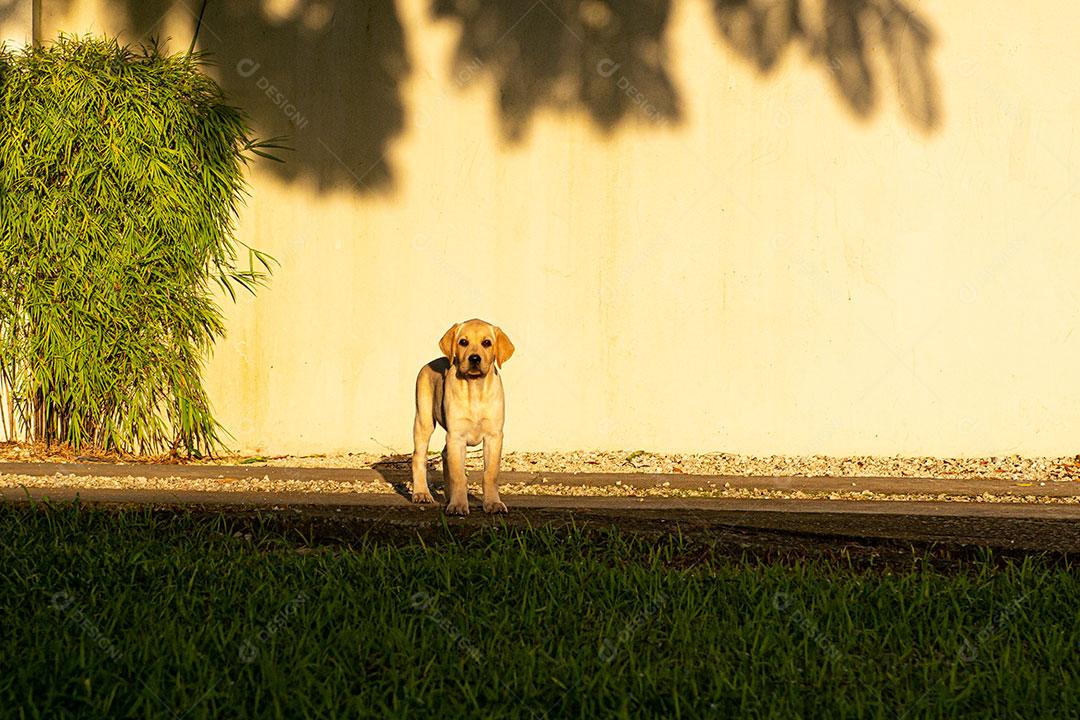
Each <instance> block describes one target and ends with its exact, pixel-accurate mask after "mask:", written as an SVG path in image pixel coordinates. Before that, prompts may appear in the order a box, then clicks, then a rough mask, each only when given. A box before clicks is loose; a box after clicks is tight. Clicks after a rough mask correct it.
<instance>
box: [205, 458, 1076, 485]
mask: <svg viewBox="0 0 1080 720" xmlns="http://www.w3.org/2000/svg"><path fill="white" fill-rule="evenodd" d="M409 462H410V460H409V456H408V455H403V454H395V455H378V454H372V453H351V454H347V455H306V456H295V455H282V456H273V457H260V456H255V457H252V456H242V455H233V456H229V457H222V458H219V459H218V460H216V461H214V464H221V465H236V464H240V463H243V464H250V465H254V466H268V467H340V468H370V467H380V466H381V467H387V466H402V467H408V465H409ZM466 464H467V466H468V468H469V469H470V470H478V469H480V468H482V467H483V458H482V455H481V452H480V451H479V450H475V451H470V452H469V456H468V459H467V463H466ZM429 467H432V468H435V469H441V467H442V461H441V459H440V458H439V456H438V455H437V454H435V455H433V456H432V457H431V458H430V460H429ZM501 468H502V469H503V470H513V471H520V472H579V473H661V474H687V475H733V476H744V477H911V478H914V477H918V478H937V479H950V478H952V479H964V480H978V479H983V478H993V479H997V480H1021V481H1026V482H1040V481H1056V480H1078V479H1080V455H1077V456H1071V457H1062V458H1025V457H1020V456H1019V455H1011V456H1009V457H983V458H932V457H877V456H870V455H860V456H852V457H826V456H823V455H810V456H802V457H796V456H785V455H769V456H765V457H755V456H749V455H733V454H730V453H700V454H666V455H665V454H660V453H651V452H644V451H640V450H635V451H624V450H620V451H613V452H600V451H580V452H542V453H541V452H511V453H507V454H506V455H504V456H503V460H502V465H501Z"/></svg>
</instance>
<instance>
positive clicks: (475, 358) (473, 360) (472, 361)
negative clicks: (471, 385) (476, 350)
mask: <svg viewBox="0 0 1080 720" xmlns="http://www.w3.org/2000/svg"><path fill="white" fill-rule="evenodd" d="M469 367H471V368H477V367H480V356H479V355H476V354H473V355H470V356H469Z"/></svg>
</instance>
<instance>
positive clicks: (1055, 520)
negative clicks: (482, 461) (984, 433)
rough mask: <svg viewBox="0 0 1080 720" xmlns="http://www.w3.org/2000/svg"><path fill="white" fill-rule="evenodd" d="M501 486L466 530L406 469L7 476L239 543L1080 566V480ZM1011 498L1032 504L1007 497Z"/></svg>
mask: <svg viewBox="0 0 1080 720" xmlns="http://www.w3.org/2000/svg"><path fill="white" fill-rule="evenodd" d="M136 473H137V475H135V474H136ZM502 481H503V486H504V487H505V488H506V489H507V492H505V493H504V499H506V500H507V503H508V505H509V506H510V508H511V512H510V514H509V515H505V516H498V517H491V516H487V515H485V514H484V513H483V512H480V508H479V498H476V497H473V498H472V503H473V513H472V514H471V515H470V516H469V517H467V518H448V517H446V516H445V515H444V514H443V512H442V509H441V507H440V506H439V505H435V506H417V505H413V504H412V503H410V502H409V501H408V496H409V493H408V482H409V478H408V475H407V473H406V471H405V470H403V469H402V468H400V467H397V466H390V467H385V468H376V469H344V468H279V467H278V468H271V467H248V466H199V465H179V466H178V465H145V464H141V465H137V466H132V465H123V464H108V463H72V464H55V463H0V499H2V500H4V501H8V502H14V503H26V502H30V503H35V502H39V501H49V502H58V503H65V502H71V501H76V500H78V501H79V502H81V503H83V504H92V505H100V506H105V507H108V508H113V509H117V510H123V509H136V508H141V509H146V508H152V509H154V510H155V511H156V512H160V513H164V514H166V515H185V514H188V515H191V516H193V517H195V518H205V519H207V521H216V520H215V518H221V517H225V518H227V522H228V523H230V525H231V526H234V529H235V532H239V533H241V534H258V533H266V532H270V533H273V534H285V535H287V536H290V537H293V538H295V539H296V540H297V541H299V542H303V543H306V544H309V545H311V546H333V545H352V544H354V543H356V542H359V541H361V540H363V541H367V540H371V539H374V540H377V541H378V542H385V543H391V544H397V543H409V542H414V541H417V540H420V541H423V542H437V541H438V540H439V539H440V538H442V539H446V538H466V537H470V536H472V535H474V534H476V533H478V532H482V531H485V530H487V529H490V528H492V527H495V528H509V529H529V528H537V527H546V528H552V529H554V530H556V531H563V530H567V529H585V530H587V531H589V532H597V533H604V532H608V531H618V532H620V533H623V534H627V535H631V536H635V537H643V538H646V539H657V538H663V537H667V536H679V537H684V538H687V539H688V540H689V541H690V542H691V544H692V545H693V550H692V551H690V552H689V553H688V554H687V560H686V561H687V562H689V563H698V562H705V563H710V562H713V561H717V560H730V559H732V558H744V557H750V558H757V559H761V560H764V561H775V560H797V559H799V558H810V557H844V558H846V559H847V561H850V562H854V563H856V564H866V565H871V566H874V565H881V564H885V565H888V566H894V565H895V566H903V565H905V564H909V563H910V561H911V558H912V556H913V554H925V555H927V556H928V557H931V558H934V561H935V562H939V563H941V564H942V566H946V567H949V566H953V565H957V566H959V565H962V564H963V563H964V562H966V561H967V560H970V559H972V558H974V557H977V556H979V554H980V553H984V552H986V551H987V550H993V551H994V552H995V553H996V554H997V555H998V556H999V557H1004V558H1010V557H1021V556H1026V555H1029V554H1040V553H1049V554H1050V555H1052V556H1053V557H1056V558H1061V559H1068V558H1070V557H1071V556H1073V555H1076V554H1077V553H1080V504H1077V503H1076V500H1077V496H1078V495H1080V484H1078V483H1073V482H1056V483H1055V482H1048V483H1028V484H1027V485H1028V486H1027V487H1018V484H1017V483H1015V482H1013V481H1010V480H1005V479H1000V480H989V479H981V480H963V479H929V478H905V479H902V480H901V479H897V478H833V477H804V478H793V477H724V476H700V475H685V474H680V475H659V474H645V473H640V474H626V473H619V474H605V473H593V474H578V473H520V472H508V473H504V474H503V476H502ZM35 483H38V484H37V485H35ZM20 485H21V486H20ZM435 489H436V493H437V494H438V483H435ZM687 493H697V495H696V496H690V495H687ZM864 493H865V494H864ZM1015 493H1022V494H1023V496H1022V497H1015V496H1012V497H1010V496H1011V495H1013V494H1015ZM850 498H856V499H850ZM875 498H876V499H875ZM881 498H885V499H881ZM926 498H930V499H926ZM934 498H941V499H937V500H936V499H934ZM945 498H949V499H950V500H949V501H944V499H945ZM984 499H987V500H986V501H984Z"/></svg>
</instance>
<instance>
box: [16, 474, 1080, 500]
mask: <svg viewBox="0 0 1080 720" xmlns="http://www.w3.org/2000/svg"><path fill="white" fill-rule="evenodd" d="M0 487H27V488H46V489H48V488H97V489H109V490H171V491H182V490H200V491H211V492H269V493H274V492H305V493H357V494H368V493H370V494H393V493H396V492H397V490H396V489H395V488H394V487H393V486H392V485H391V484H390V483H388V482H386V481H384V480H354V481H348V482H338V481H332V480H271V479H270V477H269V476H264V477H262V478H248V479H237V478H224V479H223V478H185V477H175V476H171V477H154V478H149V477H146V476H140V475H132V476H125V477H104V476H94V475H70V474H62V473H56V474H55V475H47V476H40V475H19V474H0ZM469 489H470V490H471V491H472V492H473V493H475V494H480V492H481V486H480V484H479V483H470V484H469ZM500 490H501V491H502V492H503V493H505V494H506V495H508V496H513V495H536V496H563V497H625V498H640V499H641V500H642V501H644V500H645V499H646V498H742V499H755V498H757V499H781V500H881V501H939V502H962V503H972V502H979V503H1010V504H1039V505H1077V504H1080V496H1068V497H1051V496H1036V495H1000V494H992V493H989V492H984V493H979V494H971V495H956V494H947V493H881V492H873V491H870V490H861V491H823V492H814V491H806V490H785V489H766V488H737V487H731V485H730V484H729V483H724V485H723V486H718V485H713V484H706V485H703V486H700V487H693V488H684V487H679V488H674V487H665V486H663V485H660V486H655V487H640V486H631V485H628V484H627V485H624V484H622V483H621V482H616V483H615V484H613V485H603V486H582V485H567V484H564V483H557V482H549V481H547V480H546V479H545V478H542V479H541V480H540V481H539V482H528V483H520V482H514V483H506V484H504V485H502V486H500Z"/></svg>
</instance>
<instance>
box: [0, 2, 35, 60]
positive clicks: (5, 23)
mask: <svg viewBox="0 0 1080 720" xmlns="http://www.w3.org/2000/svg"><path fill="white" fill-rule="evenodd" d="M33 13H34V3H33V1H32V0H0V45H4V46H6V47H7V49H8V50H16V49H18V48H21V47H23V46H24V45H29V44H30V43H31V42H33V31H34V20H33V18H34V14H33Z"/></svg>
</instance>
